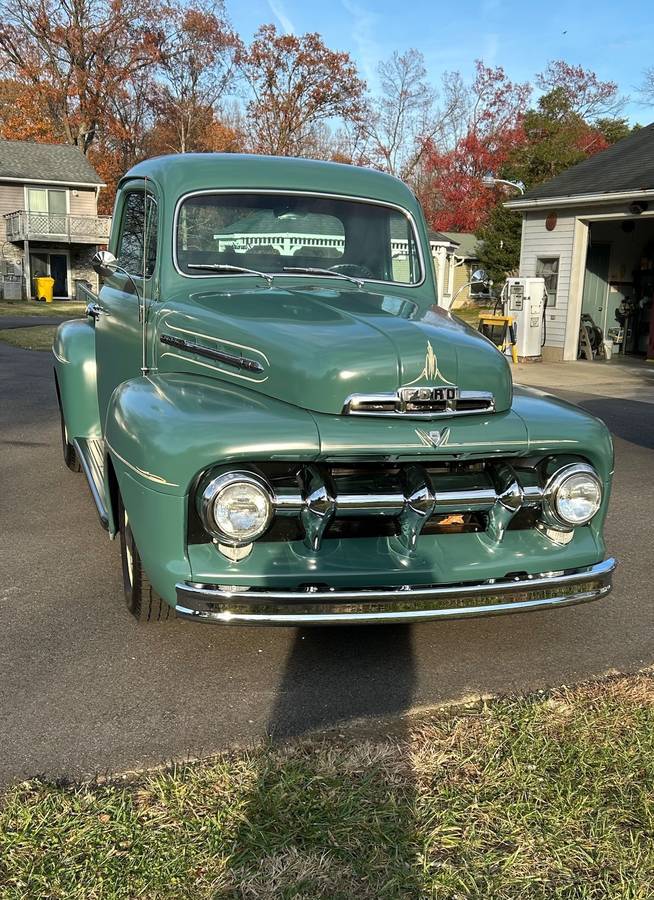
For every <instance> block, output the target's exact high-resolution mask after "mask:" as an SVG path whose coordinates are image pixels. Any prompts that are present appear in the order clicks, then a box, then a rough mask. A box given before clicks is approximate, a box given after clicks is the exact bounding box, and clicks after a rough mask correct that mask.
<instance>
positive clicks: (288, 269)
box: [284, 266, 365, 288]
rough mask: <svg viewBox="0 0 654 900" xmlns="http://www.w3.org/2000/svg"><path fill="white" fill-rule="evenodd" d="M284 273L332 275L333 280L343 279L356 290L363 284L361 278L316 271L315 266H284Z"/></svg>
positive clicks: (328, 270) (324, 270) (320, 270)
mask: <svg viewBox="0 0 654 900" xmlns="http://www.w3.org/2000/svg"><path fill="white" fill-rule="evenodd" d="M284 271H285V272H304V273H305V274H306V275H333V277H334V278H345V279H346V280H347V281H351V282H352V284H356V286H357V287H358V288H362V287H363V285H364V284H365V282H364V281H362V279H361V278H355V277H354V275H346V274H345V272H334V271H332V269H317V268H316V267H315V266H284Z"/></svg>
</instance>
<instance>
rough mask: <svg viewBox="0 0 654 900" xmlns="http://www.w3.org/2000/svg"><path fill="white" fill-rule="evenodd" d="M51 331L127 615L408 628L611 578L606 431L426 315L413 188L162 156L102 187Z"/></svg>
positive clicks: (423, 236)
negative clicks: (108, 191) (88, 275)
mask: <svg viewBox="0 0 654 900" xmlns="http://www.w3.org/2000/svg"><path fill="white" fill-rule="evenodd" d="M95 267H96V270H97V271H98V273H99V274H100V276H101V279H102V288H101V290H100V292H99V295H98V296H97V297H95V296H94V297H91V298H90V299H91V302H90V303H89V307H88V310H87V312H88V316H87V319H86V320H78V321H71V322H66V323H65V324H63V325H62V326H61V327H60V328H59V330H58V332H57V336H56V339H55V343H54V348H53V350H54V357H55V379H56V388H57V395H58V398H59V404H60V409H61V421H62V441H63V452H64V459H65V462H66V463H67V465H68V466H69V468H71V469H73V470H79V469H80V468H81V469H82V470H83V471H84V473H85V475H86V478H87V480H88V483H89V486H90V489H91V493H92V496H93V499H94V501H95V504H96V506H97V509H98V512H99V515H100V519H101V521H102V524H103V525H104V527H105V528H106V529H107V531H108V532H109V535H110V537H114V536H116V535H118V536H119V538H120V547H121V556H122V568H123V577H124V584H125V595H126V598H127V604H128V607H129V609H130V610H131V612H132V613H133V614H134V615H135V616H136V617H137V618H138V619H140V620H161V619H165V618H168V617H169V616H171V617H172V615H173V614H174V611H176V613H177V615H178V616H183V617H186V618H189V619H193V620H197V621H203V622H216V623H223V624H225V623H237V624H238V623H261V624H269V625H272V624H290V625H307V624H347V623H354V622H364V623H371V622H406V621H420V620H427V619H437V618H456V617H462V616H475V615H488V614H494V613H511V612H518V611H523V610H531V609H544V608H549V607H555V606H566V605H568V604H572V603H578V602H581V601H586V600H593V599H595V598H599V597H603V596H605V595H606V594H607V593H608V592H609V591H610V589H611V578H612V572H613V569H614V568H615V561H614V560H612V559H610V558H608V559H607V558H606V554H605V547H604V541H603V538H602V526H603V522H604V518H605V514H606V508H607V503H608V498H609V492H610V486H611V477H612V470H613V449H612V445H611V438H610V436H609V433H608V431H607V429H606V428H605V426H604V425H603V424H602V423H601V422H600V421H598V420H597V419H595V418H593V417H592V416H590V415H588V414H587V413H585V412H583V411H582V410H580V409H578V408H576V407H574V406H571V405H568V404H567V403H564V402H561V401H559V400H556V399H554V398H552V397H549V396H546V395H543V394H541V393H539V392H535V391H529V390H524V389H518V388H515V389H514V387H513V384H512V378H511V372H510V369H509V366H508V364H507V361H506V360H505V358H504V357H503V356H502V355H501V354H500V353H499V352H498V351H497V350H496V349H495V347H494V346H493V345H492V344H491V343H490V342H488V341H487V340H486V339H485V338H484V337H482V336H481V335H479V334H478V333H477V332H476V331H474V330H472V329H471V328H469V327H468V326H467V325H465V324H464V323H463V322H462V321H460V320H459V319H457V318H456V317H455V316H452V315H450V314H449V313H448V312H446V311H445V310H443V309H439V307H438V306H437V305H436V304H437V297H436V286H435V280H434V272H433V267H432V260H431V255H430V248H429V242H428V236H427V229H426V226H425V221H424V218H423V215H422V212H421V210H420V207H419V205H418V203H417V202H416V199H415V197H414V196H413V194H412V193H411V191H410V190H409V189H408V188H407V187H406V186H405V185H403V184H402V183H401V182H400V181H398V180H396V179H395V178H391V177H389V176H387V175H383V174H381V173H379V172H374V171H371V170H367V169H362V168H356V167H353V166H345V165H338V164H334V163H325V162H315V161H309V160H300V159H276V158H265V157H255V156H237V155H213V154H200V155H179V156H171V157H161V158H158V159H153V160H149V161H147V162H144V163H141V164H139V165H137V166H136V167H135V168H133V169H132V170H131V171H130V172H128V173H127V175H125V177H124V178H123V179H122V181H121V182H120V185H119V189H118V196H117V200H116V207H115V214H114V219H113V227H112V231H111V239H110V242H109V248H108V250H105V251H100V252H99V253H98V254H97V256H96V259H95Z"/></svg>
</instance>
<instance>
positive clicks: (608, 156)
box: [517, 124, 654, 201]
mask: <svg viewBox="0 0 654 900" xmlns="http://www.w3.org/2000/svg"><path fill="white" fill-rule="evenodd" d="M648 190H654V124H652V125H647V126H646V127H645V128H639V129H638V130H637V131H634V133H633V134H630V135H629V136H628V137H626V138H623V139H622V140H621V141H618V142H617V143H616V144H613V145H612V146H611V147H609V148H608V149H606V150H603V151H602V152H601V153H596V154H595V156H591V157H590V158H589V159H585V160H583V162H580V163H577V165H576V166H572V167H571V168H569V169H566V170H565V172H561V174H560V175H557V176H556V178H552V179H551V181H546V182H545V183H544V184H539V185H537V186H536V187H534V188H532V189H531V190H529V191H527V192H526V194H525V195H524V197H519V198H517V199H518V200H519V201H522V200H539V199H541V198H542V199H547V198H548V197H570V196H574V195H576V194H595V193H597V194H608V193H612V192H618V191H648Z"/></svg>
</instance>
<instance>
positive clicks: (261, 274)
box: [186, 263, 273, 287]
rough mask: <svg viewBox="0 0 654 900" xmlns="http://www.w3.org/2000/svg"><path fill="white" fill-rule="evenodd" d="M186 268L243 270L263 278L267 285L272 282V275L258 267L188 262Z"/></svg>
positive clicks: (216, 270)
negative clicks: (249, 267) (260, 270)
mask: <svg viewBox="0 0 654 900" xmlns="http://www.w3.org/2000/svg"><path fill="white" fill-rule="evenodd" d="M186 268H187V269H206V270H207V271H210V272H245V273H246V274H248V275H258V276H259V277H260V278H265V279H266V281H267V282H268V287H271V285H272V283H273V276H272V275H270V274H269V273H268V272H259V270H258V269H248V268H247V267H246V266H228V265H222V264H221V263H188V265H187V266H186Z"/></svg>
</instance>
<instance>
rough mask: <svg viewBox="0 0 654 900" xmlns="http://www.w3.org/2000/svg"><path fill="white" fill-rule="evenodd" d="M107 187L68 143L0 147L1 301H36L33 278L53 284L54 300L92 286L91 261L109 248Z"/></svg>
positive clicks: (20, 143) (1, 143)
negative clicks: (101, 211)
mask: <svg viewBox="0 0 654 900" xmlns="http://www.w3.org/2000/svg"><path fill="white" fill-rule="evenodd" d="M104 186H105V185H104V184H103V182H102V179H101V178H100V177H99V175H98V174H97V172H96V171H95V169H94V168H93V166H92V165H91V164H90V162H89V161H88V160H87V159H86V157H85V156H83V155H82V153H80V151H79V150H77V148H76V147H72V146H70V145H68V144H35V143H31V142H27V141H0V213H1V215H0V246H1V247H2V260H1V265H0V269H1V270H0V279H1V283H2V288H3V294H4V296H5V297H10V296H14V297H15V296H16V294H17V293H18V295H19V296H20V294H22V296H24V297H33V296H34V278H35V277H36V276H40V275H49V276H51V277H52V278H54V282H55V283H54V294H55V297H62V298H63V297H73V296H75V283H76V281H78V280H85V281H89V282H90V283H91V285H92V286H93V287H97V276H96V275H95V273H94V271H93V269H92V268H91V258H92V256H93V254H94V253H95V251H96V249H97V247H98V245H103V244H106V242H107V239H108V236H109V226H110V222H111V217H110V216H99V215H98V194H99V192H100V190H101V188H103V187H104Z"/></svg>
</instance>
